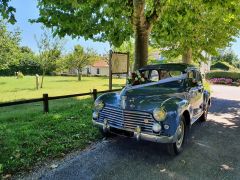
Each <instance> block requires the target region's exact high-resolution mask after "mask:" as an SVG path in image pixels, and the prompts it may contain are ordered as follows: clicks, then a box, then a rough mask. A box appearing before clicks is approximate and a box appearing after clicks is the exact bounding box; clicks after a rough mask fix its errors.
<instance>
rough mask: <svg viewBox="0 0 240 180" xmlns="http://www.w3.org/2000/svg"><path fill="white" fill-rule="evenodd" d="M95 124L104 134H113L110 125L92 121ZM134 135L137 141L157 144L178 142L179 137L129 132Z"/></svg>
mask: <svg viewBox="0 0 240 180" xmlns="http://www.w3.org/2000/svg"><path fill="white" fill-rule="evenodd" d="M92 122H93V124H94V125H96V126H98V127H100V128H102V129H103V131H104V132H111V131H110V126H109V125H108V124H104V123H99V122H96V121H95V120H92ZM121 130H124V131H129V130H128V129H124V128H121ZM129 132H133V133H134V138H135V139H136V140H138V141H139V140H145V141H151V142H156V143H174V142H176V139H177V135H176V134H175V135H174V136H157V135H153V134H146V133H143V132H135V131H129Z"/></svg>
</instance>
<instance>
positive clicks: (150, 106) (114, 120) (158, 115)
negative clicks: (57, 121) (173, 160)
mask: <svg viewBox="0 0 240 180" xmlns="http://www.w3.org/2000/svg"><path fill="white" fill-rule="evenodd" d="M210 104H211V99H210V92H208V91H207V90H205V89H204V87H203V81H202V75H201V73H200V72H199V70H198V69H197V68H196V67H194V66H192V65H187V64H158V65H148V66H145V67H143V68H141V69H139V70H138V71H137V72H134V73H132V75H131V78H129V79H128V85H127V86H126V87H125V88H124V89H123V90H122V91H121V92H118V93H113V92H112V93H106V94H103V95H101V96H99V97H98V98H97V100H96V101H95V103H94V111H93V123H94V124H95V125H97V126H99V127H100V130H101V132H102V133H103V134H104V135H108V134H109V133H114V134H118V135H127V136H129V137H134V138H136V139H137V140H146V141H152V142H156V143H166V145H167V149H168V151H169V153H170V154H175V155H176V154H179V153H180V152H181V151H182V150H183V147H184V144H185V143H186V139H187V135H188V132H189V130H190V129H191V125H192V124H193V123H194V122H196V121H197V120H198V119H201V120H202V121H206V119H207V114H208V109H209V106H210Z"/></svg>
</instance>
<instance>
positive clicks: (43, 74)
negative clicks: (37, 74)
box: [40, 70, 45, 88]
mask: <svg viewBox="0 0 240 180" xmlns="http://www.w3.org/2000/svg"><path fill="white" fill-rule="evenodd" d="M44 76H45V70H43V73H42V81H41V86H40V88H43V79H44Z"/></svg>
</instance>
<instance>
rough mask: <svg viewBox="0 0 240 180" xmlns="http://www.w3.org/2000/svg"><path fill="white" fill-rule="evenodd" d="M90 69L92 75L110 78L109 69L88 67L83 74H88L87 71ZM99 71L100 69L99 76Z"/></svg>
mask: <svg viewBox="0 0 240 180" xmlns="http://www.w3.org/2000/svg"><path fill="white" fill-rule="evenodd" d="M88 68H89V72H90V75H101V76H108V75H109V68H108V67H99V68H97V67H93V66H87V67H85V68H84V70H83V72H82V73H83V74H87V69H88ZM97 69H99V74H98V73H97Z"/></svg>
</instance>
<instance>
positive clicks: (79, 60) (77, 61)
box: [63, 45, 96, 81]
mask: <svg viewBox="0 0 240 180" xmlns="http://www.w3.org/2000/svg"><path fill="white" fill-rule="evenodd" d="M95 57H96V55H95V52H94V51H93V50H92V49H86V51H84V49H83V47H81V46H80V45H76V46H75V47H74V51H73V52H72V53H70V54H68V55H67V56H66V57H65V58H63V61H64V62H63V64H64V67H66V68H69V69H76V70H77V72H78V81H81V79H82V70H83V68H84V67H86V66H87V65H90V64H92V63H93V61H94V59H95Z"/></svg>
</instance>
